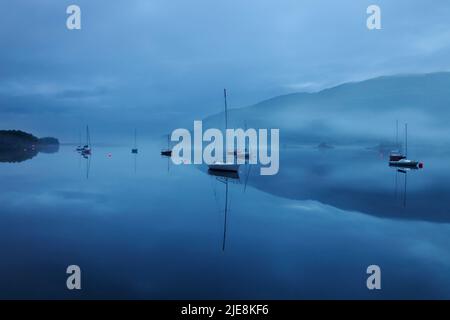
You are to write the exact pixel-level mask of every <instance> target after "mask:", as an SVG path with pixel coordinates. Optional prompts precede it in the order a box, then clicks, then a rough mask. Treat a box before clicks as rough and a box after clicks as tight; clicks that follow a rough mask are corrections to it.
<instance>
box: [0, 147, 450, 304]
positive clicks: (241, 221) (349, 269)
mask: <svg viewBox="0 0 450 320" xmlns="http://www.w3.org/2000/svg"><path fill="white" fill-rule="evenodd" d="M139 152H140V153H139V155H137V157H135V156H134V155H132V154H131V153H130V149H129V148H128V147H127V148H122V147H110V148H107V147H103V148H99V147H97V148H94V153H93V155H92V157H91V159H90V160H86V159H82V158H80V157H79V155H78V154H77V153H76V152H74V151H73V147H68V146H65V147H64V146H63V147H61V149H60V151H59V152H58V153H55V154H39V155H38V156H36V157H35V158H33V159H30V160H28V161H25V162H21V163H0V177H1V182H2V183H1V185H0V202H1V206H0V241H1V243H2V246H1V251H2V263H0V272H1V273H0V298H149V299H153V298H155V299H196V298H202V299H204V298H211V299H212V298H219V299H221V298H226V299H241V298H251V299H266V298H267V299H281V298H288V299H300V298H369V299H379V298H447V299H448V298H450V250H449V249H450V224H449V222H450V209H449V205H448V204H449V202H448V196H449V195H450V168H448V164H449V163H450V162H449V160H450V154H437V153H433V154H430V153H428V152H420V151H419V150H416V154H417V155H421V157H420V158H421V160H423V161H424V162H425V168H424V169H423V170H418V171H410V172H407V173H402V172H397V171H395V170H394V169H393V168H389V167H387V165H386V162H387V160H386V158H383V157H382V155H380V154H378V153H376V152H372V151H368V150H364V149H363V148H337V149H333V150H323V151H320V150H316V149H314V148H308V147H298V148H292V149H285V150H281V163H280V172H279V174H278V175H277V176H273V177H267V176H266V177H262V176H259V170H258V169H257V168H255V167H253V168H251V169H250V168H249V167H245V168H242V170H241V172H240V177H239V179H233V178H228V179H227V178H223V177H215V176H211V175H208V174H207V172H206V171H205V170H204V168H201V167H200V168H198V167H194V166H186V165H184V166H174V165H172V164H170V163H169V162H168V160H167V159H166V158H162V157H161V156H160V155H159V148H158V147H157V146H156V145H147V146H145V147H144V146H141V148H140V150H139ZM405 182H406V183H405ZM226 188H228V212H227V214H226V217H225V212H224V210H225V200H226V195H225V193H226ZM71 264H76V265H79V266H80V267H81V270H82V290H81V291H78V292H74V291H69V290H67V289H66V277H67V275H66V273H65V270H66V268H67V266H68V265H71ZM371 264H377V265H379V266H380V267H381V270H382V290H379V291H369V290H368V289H367V288H366V279H367V274H366V268H367V266H369V265H371Z"/></svg>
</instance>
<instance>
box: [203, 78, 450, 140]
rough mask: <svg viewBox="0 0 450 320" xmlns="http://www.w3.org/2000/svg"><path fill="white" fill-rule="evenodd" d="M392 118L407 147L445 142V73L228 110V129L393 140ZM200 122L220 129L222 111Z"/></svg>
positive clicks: (449, 112) (449, 102)
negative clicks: (404, 128) (405, 127)
mask: <svg viewBox="0 0 450 320" xmlns="http://www.w3.org/2000/svg"><path fill="white" fill-rule="evenodd" d="M230 100H232V93H231V99H230ZM396 119H398V120H399V123H400V124H401V127H400V129H401V133H402V132H403V131H402V125H403V123H404V122H408V125H409V128H410V132H409V138H410V143H412V144H421V143H422V144H423V143H430V142H432V143H435V144H436V143H447V142H448V141H450V126H449V125H448V119H450V73H447V72H442V73H433V74H423V75H402V76H386V77H380V78H375V79H370V80H366V81H362V82H357V83H346V84H342V85H339V86H336V87H333V88H329V89H325V90H322V91H319V92H316V93H296V94H289V95H284V96H279V97H275V98H272V99H269V100H266V101H262V102H260V103H258V104H255V105H253V106H249V107H245V108H239V109H231V110H229V123H230V127H244V125H245V123H246V124H247V127H253V128H280V135H281V137H282V141H283V142H284V143H321V142H324V141H325V142H329V143H335V144H340V143H341V144H348V143H366V144H378V143H380V142H388V141H393V140H394V139H395V121H396ZM204 122H205V124H204V126H205V127H218V128H223V123H224V117H223V113H221V114H217V115H214V116H211V117H208V118H207V119H205V121H204ZM401 137H402V136H401Z"/></svg>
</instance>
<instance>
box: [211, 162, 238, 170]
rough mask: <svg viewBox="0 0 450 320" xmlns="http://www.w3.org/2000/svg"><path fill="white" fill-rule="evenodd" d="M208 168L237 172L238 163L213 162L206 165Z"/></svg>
mask: <svg viewBox="0 0 450 320" xmlns="http://www.w3.org/2000/svg"><path fill="white" fill-rule="evenodd" d="M208 167H209V169H210V170H213V171H227V172H238V171H239V165H238V164H236V163H225V162H220V161H217V162H214V163H213V164H210V165H208Z"/></svg>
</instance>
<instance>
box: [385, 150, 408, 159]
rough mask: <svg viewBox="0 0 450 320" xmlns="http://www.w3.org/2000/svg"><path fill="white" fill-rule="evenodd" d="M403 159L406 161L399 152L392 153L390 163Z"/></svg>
mask: <svg viewBox="0 0 450 320" xmlns="http://www.w3.org/2000/svg"><path fill="white" fill-rule="evenodd" d="M402 159H406V156H404V155H403V154H401V153H400V152H398V151H392V152H391V154H390V155H389V161H399V160H402Z"/></svg>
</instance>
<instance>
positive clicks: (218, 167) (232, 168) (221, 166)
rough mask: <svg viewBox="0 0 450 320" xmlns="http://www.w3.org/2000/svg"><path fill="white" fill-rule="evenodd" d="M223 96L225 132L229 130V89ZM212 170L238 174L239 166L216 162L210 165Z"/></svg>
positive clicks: (225, 90) (224, 90) (235, 152)
mask: <svg viewBox="0 0 450 320" xmlns="http://www.w3.org/2000/svg"><path fill="white" fill-rule="evenodd" d="M223 96H224V99H225V131H226V129H228V107H227V89H223ZM232 152H233V153H234V155H235V156H236V154H237V150H234V151H232ZM208 167H209V169H210V170H215V171H229V172H238V171H239V164H236V163H234V162H233V163H226V162H220V161H216V162H214V163H213V164H209V165H208Z"/></svg>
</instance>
